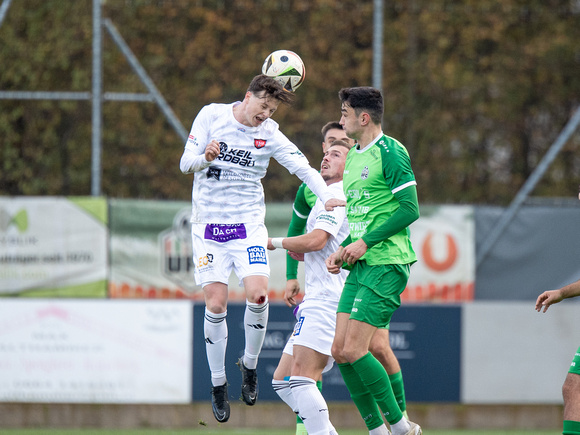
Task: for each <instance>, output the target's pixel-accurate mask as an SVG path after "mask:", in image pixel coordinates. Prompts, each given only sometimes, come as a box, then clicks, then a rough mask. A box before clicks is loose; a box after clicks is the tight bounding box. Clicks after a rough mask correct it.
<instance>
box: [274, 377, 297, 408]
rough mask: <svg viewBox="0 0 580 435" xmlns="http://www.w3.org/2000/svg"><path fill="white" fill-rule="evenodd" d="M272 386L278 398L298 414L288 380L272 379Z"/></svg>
mask: <svg viewBox="0 0 580 435" xmlns="http://www.w3.org/2000/svg"><path fill="white" fill-rule="evenodd" d="M272 388H273V389H274V391H275V392H276V394H278V396H280V399H282V400H283V401H284V403H286V405H288V406H289V407H290V409H292V411H294V412H295V413H296V414H298V404H297V403H296V399H295V398H294V394H292V390H291V389H290V382H289V381H288V380H287V379H284V380H283V381H277V380H275V379H272Z"/></svg>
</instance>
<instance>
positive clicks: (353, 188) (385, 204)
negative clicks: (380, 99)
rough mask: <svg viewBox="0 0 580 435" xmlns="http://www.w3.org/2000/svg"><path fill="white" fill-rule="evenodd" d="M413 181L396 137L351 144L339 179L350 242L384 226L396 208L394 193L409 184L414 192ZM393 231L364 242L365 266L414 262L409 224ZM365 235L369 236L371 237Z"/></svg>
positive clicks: (407, 158)
mask: <svg viewBox="0 0 580 435" xmlns="http://www.w3.org/2000/svg"><path fill="white" fill-rule="evenodd" d="M416 184H417V183H416V181H415V175H414V174H413V170H412V169H411V160H410V158H409V153H408V152H407V149H406V148H405V147H404V146H403V145H402V144H401V143H400V142H398V141H397V140H396V139H393V138H391V137H389V136H386V135H382V136H379V137H378V139H377V140H376V141H375V142H374V143H371V144H369V145H367V146H366V147H365V148H364V149H363V150H360V149H358V147H353V148H352V149H351V150H350V151H349V153H348V155H347V158H346V165H345V168H344V178H343V186H344V193H345V195H346V198H347V199H346V201H347V209H346V214H347V218H348V223H349V228H350V237H351V241H352V242H355V241H357V240H358V239H360V238H361V237H363V236H365V235H368V234H369V233H371V232H372V231H373V230H377V229H378V228H379V227H381V226H383V228H384V225H385V223H386V222H387V221H388V220H389V219H390V218H391V217H392V216H393V214H394V213H395V212H396V211H397V210H398V209H399V205H400V203H399V200H398V199H397V198H396V196H395V195H396V194H397V193H398V192H401V191H402V190H403V189H406V188H409V187H412V189H413V191H415V185H416ZM415 198H416V196H415ZM397 231H398V232H396V233H395V234H393V235H391V236H390V237H388V238H386V239H381V240H380V241H376V242H374V243H371V244H369V243H367V245H368V246H369V248H368V249H367V252H366V253H365V254H364V255H363V256H362V257H361V260H365V261H366V262H367V264H369V265H379V264H410V263H414V262H415V261H417V257H416V255H415V252H414V251H413V247H412V246H411V240H410V238H409V227H408V226H405V227H403V228H402V229H400V230H397ZM379 232H380V230H379V231H378V232H375V234H378V233H379ZM368 238H369V240H370V239H373V237H371V236H368ZM365 242H367V237H365Z"/></svg>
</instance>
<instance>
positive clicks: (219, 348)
mask: <svg viewBox="0 0 580 435" xmlns="http://www.w3.org/2000/svg"><path fill="white" fill-rule="evenodd" d="M227 314H228V312H227V311H225V312H223V313H219V314H214V313H212V312H211V311H209V310H208V309H207V307H206V308H205V316H204V320H203V332H204V335H205V353H206V355H207V362H208V364H209V370H210V371H211V383H212V385H213V386H214V387H217V386H219V385H223V384H225V383H226V382H227V379H226V363H225V360H226V347H227V345H228V324H227V322H226V316H227Z"/></svg>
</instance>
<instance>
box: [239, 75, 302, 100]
mask: <svg viewBox="0 0 580 435" xmlns="http://www.w3.org/2000/svg"><path fill="white" fill-rule="evenodd" d="M262 91H263V92H265V93H266V96H268V97H272V98H274V99H276V100H278V101H280V102H281V103H284V104H291V103H292V102H293V101H294V94H293V93H292V92H290V91H287V90H286V89H284V86H282V84H281V83H280V82H278V81H277V80H275V79H273V78H272V77H269V76H267V75H265V74H259V75H257V76H256V77H254V78H253V79H252V81H251V82H250V85H249V86H248V92H251V93H252V94H254V95H256V94H259V93H260V92H262Z"/></svg>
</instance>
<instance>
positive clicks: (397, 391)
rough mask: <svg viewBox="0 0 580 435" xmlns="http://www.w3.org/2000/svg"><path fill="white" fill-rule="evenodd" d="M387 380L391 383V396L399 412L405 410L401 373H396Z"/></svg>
mask: <svg viewBox="0 0 580 435" xmlns="http://www.w3.org/2000/svg"><path fill="white" fill-rule="evenodd" d="M389 380H390V381H391V387H393V394H394V395H395V399H397V403H398V404H399V409H400V410H401V412H405V411H406V410H407V402H406V401H405V386H404V384H403V372H401V371H398V372H397V373H393V374H392V375H389Z"/></svg>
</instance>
